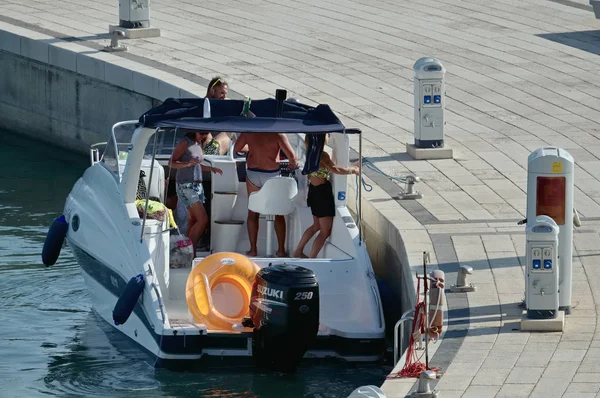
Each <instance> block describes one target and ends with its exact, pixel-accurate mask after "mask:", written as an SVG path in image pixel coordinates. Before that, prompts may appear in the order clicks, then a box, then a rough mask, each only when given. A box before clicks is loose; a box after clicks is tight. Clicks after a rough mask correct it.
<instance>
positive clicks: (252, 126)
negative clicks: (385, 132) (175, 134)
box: [140, 98, 360, 134]
mask: <svg viewBox="0 0 600 398" xmlns="http://www.w3.org/2000/svg"><path fill="white" fill-rule="evenodd" d="M205 100H206V99H205V98H186V99H181V98H180V99H178V98H168V99H167V100H165V102H163V103H162V104H161V105H159V106H157V107H154V108H152V109H150V110H149V111H148V112H146V113H144V114H143V115H142V116H141V117H140V124H142V125H143V126H144V127H150V128H156V127H172V128H175V127H177V128H183V129H192V130H199V131H209V132H221V131H227V132H230V133H307V134H325V133H344V132H345V133H349V134H352V133H359V132H360V131H359V130H354V129H352V130H346V128H345V127H344V125H343V124H342V122H340V120H339V119H338V118H337V116H336V115H335V114H334V113H333V111H332V110H331V108H329V106H328V105H318V106H317V107H316V108H313V107H310V106H308V105H304V104H300V103H292V102H287V101H284V102H283V109H282V112H281V117H279V118H278V117H276V115H277V100H275V99H263V100H254V101H252V102H251V105H250V111H251V112H252V113H253V114H254V115H255V117H244V116H242V115H241V114H242V109H243V106H244V101H243V100H213V99H211V100H210V113H211V117H209V118H204V114H203V113H204V112H203V109H204V101H205Z"/></svg>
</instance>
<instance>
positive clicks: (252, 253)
mask: <svg viewBox="0 0 600 398" xmlns="http://www.w3.org/2000/svg"><path fill="white" fill-rule="evenodd" d="M246 256H248V257H256V256H258V253H257V252H256V250H248V251H247V252H246Z"/></svg>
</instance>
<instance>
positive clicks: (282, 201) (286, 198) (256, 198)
mask: <svg viewBox="0 0 600 398" xmlns="http://www.w3.org/2000/svg"><path fill="white" fill-rule="evenodd" d="M297 194H298V185H297V184H296V180H294V179H293V178H291V177H274V178H271V179H270V180H268V181H267V182H266V183H265V185H263V187H262V188H261V189H260V190H259V191H257V192H252V193H251V194H250V197H249V198H248V209H249V210H251V211H253V212H255V213H259V214H263V215H265V216H266V219H267V253H266V255H267V256H272V255H273V254H274V245H273V243H274V242H273V238H274V237H273V231H274V223H275V216H285V215H288V214H290V213H292V212H293V211H294V209H295V208H296V206H295V203H294V199H295V198H296V195H297Z"/></svg>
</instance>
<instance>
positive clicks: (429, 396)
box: [410, 370, 440, 398]
mask: <svg viewBox="0 0 600 398" xmlns="http://www.w3.org/2000/svg"><path fill="white" fill-rule="evenodd" d="M435 379H436V373H435V372H434V371H433V370H426V371H424V372H421V374H420V375H419V382H418V384H417V391H413V393H412V394H410V398H437V397H438V396H439V395H440V392H439V391H438V390H435V389H434V390H433V391H432V390H431V386H430V385H429V382H430V381H431V380H435Z"/></svg>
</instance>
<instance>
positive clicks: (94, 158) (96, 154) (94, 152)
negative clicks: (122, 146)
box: [90, 142, 108, 166]
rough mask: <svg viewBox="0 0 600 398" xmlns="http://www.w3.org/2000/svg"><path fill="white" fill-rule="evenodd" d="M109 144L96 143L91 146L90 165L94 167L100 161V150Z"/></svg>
mask: <svg viewBox="0 0 600 398" xmlns="http://www.w3.org/2000/svg"><path fill="white" fill-rule="evenodd" d="M107 144H108V142H96V143H95V144H92V145H90V163H91V165H92V166H93V165H95V164H96V163H98V162H99V161H100V150H99V149H98V148H99V147H101V146H103V145H104V146H106V145H107Z"/></svg>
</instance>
